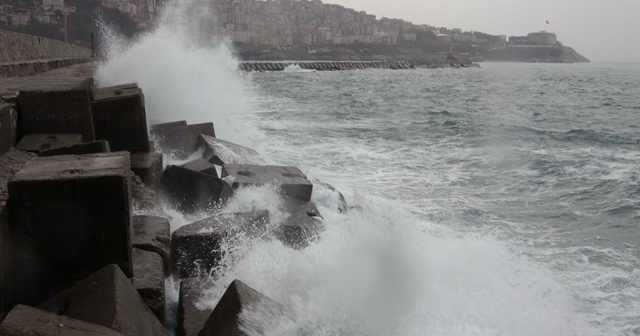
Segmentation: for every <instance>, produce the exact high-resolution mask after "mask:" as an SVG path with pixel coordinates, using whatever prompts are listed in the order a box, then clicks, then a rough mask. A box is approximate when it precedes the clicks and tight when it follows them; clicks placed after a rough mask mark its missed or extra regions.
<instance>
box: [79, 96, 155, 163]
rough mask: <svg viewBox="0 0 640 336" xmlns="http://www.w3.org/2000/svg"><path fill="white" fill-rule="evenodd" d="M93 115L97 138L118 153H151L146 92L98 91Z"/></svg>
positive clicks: (92, 109) (94, 100)
mask: <svg viewBox="0 0 640 336" xmlns="http://www.w3.org/2000/svg"><path fill="white" fill-rule="evenodd" d="M91 111H92V113H93V122H94V128H95V132H96V138H97V139H101V140H107V141H109V144H110V145H111V148H112V149H113V150H114V151H129V152H133V153H135V152H146V151H148V150H149V134H148V132H147V116H146V112H145V108H144V96H143V94H142V90H140V89H139V88H137V87H130V86H129V87H126V86H119V87H109V88H102V89H98V90H96V91H95V92H94V94H93V101H92V102H91Z"/></svg>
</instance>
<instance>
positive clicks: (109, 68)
mask: <svg viewBox="0 0 640 336" xmlns="http://www.w3.org/2000/svg"><path fill="white" fill-rule="evenodd" d="M208 4H209V2H206V1H202V0H188V1H174V2H171V3H170V4H169V5H168V6H167V8H166V9H165V11H164V12H163V15H162V18H160V20H159V24H158V26H157V27H156V28H155V29H153V30H151V31H150V32H148V33H145V34H143V35H141V36H139V37H138V38H137V39H136V40H134V41H128V42H127V41H124V40H123V39H121V38H119V37H118V35H117V34H114V33H111V34H103V35H105V37H106V41H105V43H104V46H105V47H106V48H107V50H106V52H105V55H106V60H105V61H104V62H102V63H101V64H100V65H99V66H98V68H97V70H96V78H97V80H98V83H99V85H100V86H101V87H105V86H111V85H118V84H124V83H131V82H137V83H138V85H139V86H140V88H141V89H142V91H143V92H144V95H145V104H146V111H147V120H148V122H149V123H150V124H156V123H162V122H170V121H175V120H187V122H189V123H200V122H210V121H213V122H214V125H216V126H218V127H216V133H217V134H218V136H219V137H220V138H222V139H226V140H229V141H233V142H239V143H243V144H246V143H250V142H252V141H251V140H250V139H249V138H251V137H259V134H258V133H257V132H255V131H252V130H251V128H250V125H247V123H246V122H244V121H243V120H242V119H243V115H244V114H248V113H251V112H252V111H253V110H255V106H254V101H253V100H252V99H251V97H253V95H252V94H251V91H252V88H251V84H250V82H249V79H248V78H246V77H244V75H243V74H242V73H241V72H239V71H238V61H237V60H236V59H235V58H234V57H233V54H232V51H231V49H230V47H229V46H228V44H227V43H225V41H224V40H217V39H216V38H215V35H207V34H205V33H203V32H201V31H200V30H199V29H200V28H199V27H195V26H197V25H196V23H197V22H202V20H200V19H201V18H206V17H207V16H210V15H211V13H210V11H209V10H203V8H205V9H208V8H209V5H208ZM106 28H107V27H105V29H106ZM204 36H209V38H208V39H207V38H205V37H204Z"/></svg>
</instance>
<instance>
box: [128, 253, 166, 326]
mask: <svg viewBox="0 0 640 336" xmlns="http://www.w3.org/2000/svg"><path fill="white" fill-rule="evenodd" d="M165 273H166V272H165V268H164V262H163V261H162V257H160V255H159V254H157V253H155V252H149V251H144V250H141V249H137V248H134V249H133V279H131V281H132V282H133V287H135V288H136V290H137V291H138V294H140V296H142V299H144V302H146V304H147V306H149V308H151V311H152V312H153V314H154V315H155V316H156V317H157V318H158V320H159V321H160V323H162V324H164V320H165V308H166V306H165V300H164V275H165Z"/></svg>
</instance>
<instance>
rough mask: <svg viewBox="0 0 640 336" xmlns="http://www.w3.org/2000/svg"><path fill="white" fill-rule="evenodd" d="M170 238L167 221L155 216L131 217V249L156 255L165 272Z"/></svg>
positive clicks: (168, 258) (167, 266) (167, 265)
mask: <svg viewBox="0 0 640 336" xmlns="http://www.w3.org/2000/svg"><path fill="white" fill-rule="evenodd" d="M170 238H171V231H170V225H169V220H167V219H165V218H162V217H157V216H133V237H132V238H131V242H132V245H133V247H135V248H139V249H141V250H145V251H149V252H155V253H157V254H158V255H159V256H160V257H162V260H163V262H164V265H165V268H166V270H167V271H168V268H169V261H170V257H169V249H170V243H169V239H170Z"/></svg>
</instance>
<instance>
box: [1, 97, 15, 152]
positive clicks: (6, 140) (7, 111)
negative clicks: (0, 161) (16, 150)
mask: <svg viewBox="0 0 640 336" xmlns="http://www.w3.org/2000/svg"><path fill="white" fill-rule="evenodd" d="M16 117H17V116H16V113H15V111H14V110H12V109H11V107H10V106H9V105H7V104H2V103H0V155H2V154H4V153H6V152H7V151H9V149H10V148H11V147H13V145H14V144H15V141H16V126H17V125H16V122H17V120H16Z"/></svg>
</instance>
